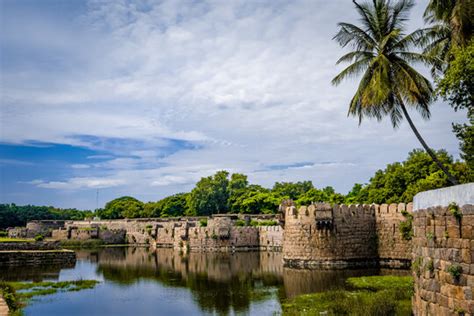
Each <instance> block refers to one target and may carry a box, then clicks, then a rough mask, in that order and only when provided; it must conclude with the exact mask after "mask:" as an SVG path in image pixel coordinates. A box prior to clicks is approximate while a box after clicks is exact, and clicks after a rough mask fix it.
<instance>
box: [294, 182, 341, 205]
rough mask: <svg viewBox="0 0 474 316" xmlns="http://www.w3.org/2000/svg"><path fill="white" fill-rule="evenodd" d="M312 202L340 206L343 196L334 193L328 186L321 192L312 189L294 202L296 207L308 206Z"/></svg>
mask: <svg viewBox="0 0 474 316" xmlns="http://www.w3.org/2000/svg"><path fill="white" fill-rule="evenodd" d="M313 202H316V203H317V202H327V203H331V204H340V203H343V202H344V195H342V194H339V193H336V191H335V190H334V188H333V187H330V186H328V187H325V188H323V189H322V190H319V189H316V188H312V189H310V190H308V191H307V192H305V193H304V194H302V195H300V197H299V198H298V199H297V200H296V201H295V203H296V205H310V204H311V203H313Z"/></svg>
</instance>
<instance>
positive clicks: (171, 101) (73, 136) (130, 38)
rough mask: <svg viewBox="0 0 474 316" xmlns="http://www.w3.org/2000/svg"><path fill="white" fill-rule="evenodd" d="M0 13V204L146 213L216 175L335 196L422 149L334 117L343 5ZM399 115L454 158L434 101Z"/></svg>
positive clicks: (12, 2)
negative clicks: (121, 201)
mask: <svg viewBox="0 0 474 316" xmlns="http://www.w3.org/2000/svg"><path fill="white" fill-rule="evenodd" d="M426 3H427V1H417V6H416V7H415V8H414V9H413V11H412V17H413V18H412V20H411V21H410V23H409V25H408V29H409V30H413V29H415V28H416V27H419V26H421V25H422V19H421V15H422V11H423V9H424V7H425V6H426ZM0 5H1V7H0V14H1V16H0V20H1V22H0V23H1V28H0V66H1V78H0V80H1V81H0V88H1V96H0V97H1V99H0V101H1V103H0V106H1V107H0V202H7V203H11V202H14V203H17V204H27V203H30V204H42V205H44V204H46V205H55V206H60V207H77V208H95V207H96V192H97V190H99V206H102V205H103V204H104V203H105V202H107V201H108V200H110V199H113V198H115V197H118V196H121V195H133V196H136V197H137V198H139V199H141V200H144V201H149V200H157V199H159V198H162V197H164V196H166V195H169V194H173V193H176V192H183V191H188V190H190V189H191V188H192V187H193V185H194V183H195V182H196V181H198V180H199V179H200V178H201V177H203V176H208V175H210V174H213V173H214V172H215V171H217V170H222V169H226V170H229V171H231V172H242V173H245V174H247V175H248V176H249V180H250V181H251V182H253V183H258V184H261V185H264V186H271V185H272V184H273V183H274V182H275V181H300V180H312V181H313V183H314V184H315V185H316V186H319V187H321V186H326V185H332V186H334V187H335V188H336V190H337V191H340V192H343V193H345V192H347V191H348V190H349V189H350V187H351V186H352V185H353V183H355V182H361V183H364V182H367V181H368V179H369V178H370V176H371V175H372V174H373V173H374V172H375V171H376V170H377V169H380V168H383V167H384V166H385V165H386V164H387V163H390V162H394V161H400V160H403V159H405V157H406V156H407V154H408V152H409V151H410V150H412V149H413V148H418V147H420V146H419V144H418V143H417V141H416V139H415V137H414V136H413V134H412V132H411V130H410V129H409V127H408V125H407V124H405V123H403V124H402V125H401V127H400V128H399V129H397V130H393V129H392V128H391V125H390V122H389V121H388V120H384V121H382V122H380V123H379V122H376V121H367V120H366V121H363V122H362V125H361V126H359V125H358V121H357V119H356V118H352V117H349V118H348V117H347V115H346V114H347V105H348V102H349V100H350V98H351V96H352V94H353V92H354V89H355V87H356V80H353V81H348V82H345V83H344V84H342V85H340V86H339V87H337V88H336V87H333V86H331V84H330V80H331V79H332V77H334V76H335V75H336V74H337V73H338V71H340V70H341V69H342V67H343V65H341V66H335V61H336V60H337V57H338V56H340V55H341V54H342V53H343V52H344V51H343V50H341V48H340V47H338V46H337V44H336V43H334V42H333V41H332V40H331V38H332V37H333V36H334V34H335V33H336V32H337V25H336V24H337V22H338V21H354V22H355V21H356V19H357V16H356V15H355V12H354V10H353V8H352V3H351V1H348V0H336V1H322V0H307V1H304V0H297V1H274V0H272V1H190V0H183V1H180V0H163V1H152V0H139V1H108V0H97V1H96V0H94V1H79V0H77V1H62V0H57V1H53V0H42V1H36V0H2V1H0ZM420 71H422V72H424V73H425V74H426V75H428V71H427V70H426V69H423V68H420ZM412 116H413V119H414V121H415V123H416V124H417V126H418V127H419V129H420V132H421V133H422V134H423V135H424V136H425V138H426V140H427V141H428V143H429V144H430V145H431V146H432V147H434V148H445V149H447V150H448V151H449V153H450V154H452V155H453V156H454V157H455V158H458V157H459V150H458V143H457V140H456V138H455V137H454V136H453V134H452V132H451V122H461V121H463V120H464V117H465V114H464V113H462V112H460V113H455V112H453V111H452V110H451V108H450V107H449V106H448V105H447V104H445V103H443V102H439V101H438V102H437V103H434V104H433V106H432V118H431V120H430V121H423V120H422V119H421V118H420V117H419V115H418V114H417V113H415V112H412Z"/></svg>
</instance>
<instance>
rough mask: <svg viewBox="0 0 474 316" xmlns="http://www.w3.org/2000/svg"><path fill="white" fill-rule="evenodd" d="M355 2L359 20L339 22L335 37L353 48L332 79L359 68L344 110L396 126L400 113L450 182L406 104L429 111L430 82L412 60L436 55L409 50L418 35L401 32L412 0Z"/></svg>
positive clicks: (430, 60)
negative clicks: (356, 83)
mask: <svg viewBox="0 0 474 316" xmlns="http://www.w3.org/2000/svg"><path fill="white" fill-rule="evenodd" d="M353 3H354V5H355V7H356V9H357V12H358V13H359V15H360V16H361V22H362V26H361V27H359V26H356V25H354V24H350V23H339V24H338V26H339V28H340V30H339V32H338V33H337V34H336V36H334V39H335V40H336V41H337V42H338V43H339V44H340V45H341V46H342V47H346V46H348V45H350V46H351V47H352V48H353V49H354V50H353V51H352V52H349V53H347V54H345V55H344V56H342V57H341V58H340V59H339V60H338V61H337V64H339V63H341V62H350V63H352V64H351V65H350V66H348V67H347V68H345V69H344V70H343V71H342V72H341V73H340V74H338V75H337V76H336V77H335V78H334V79H333V80H332V83H333V84H334V85H338V84H339V83H340V82H341V81H342V80H343V79H345V78H347V77H349V76H353V75H358V74H361V73H363V75H362V78H361V80H360V83H359V87H358V88H357V91H356V93H355V95H354V97H353V98H352V100H351V102H350V105H349V113H348V115H353V116H358V117H359V124H360V123H361V122H362V118H363V117H369V118H376V119H377V120H379V121H380V120H381V119H382V118H383V117H384V116H390V119H391V122H392V125H393V127H394V128H397V127H398V126H399V125H400V123H401V121H402V119H403V116H405V118H406V120H407V121H408V124H409V125H410V127H411V129H412V130H413V132H414V133H415V135H416V137H417V138H418V140H419V141H420V143H421V145H422V146H423V147H424V149H425V150H426V152H427V153H428V154H429V155H430V156H431V158H432V159H433V161H434V162H436V164H437V165H438V167H439V168H440V169H441V170H442V171H443V172H444V173H445V174H446V176H447V177H448V180H449V181H450V182H451V183H452V184H457V181H456V179H455V178H454V177H453V176H452V175H451V174H450V173H449V171H448V170H447V169H446V167H445V166H444V165H443V164H442V163H441V162H440V161H439V160H438V158H437V157H436V155H435V154H434V152H433V151H432V150H431V149H430V148H429V147H428V145H427V144H426V142H425V141H424V139H423V138H422V137H421V135H420V133H419V132H418V130H417V129H416V127H415V125H414V124H413V121H412V119H411V117H410V115H409V114H408V111H407V108H406V106H411V107H412V108H414V109H416V110H417V111H418V112H419V113H420V114H421V116H422V117H423V118H425V119H428V118H429V117H430V109H429V105H430V103H431V101H432V99H433V88H432V86H431V83H430V82H429V80H428V79H426V78H425V77H423V76H422V75H421V74H419V73H418V72H417V71H416V70H415V69H414V68H413V67H412V66H411V65H410V64H411V63H415V62H421V63H424V64H426V65H431V64H433V62H434V58H433V57H431V56H429V55H425V54H421V53H416V52H412V51H410V48H411V47H412V46H414V45H415V42H416V41H417V40H418V36H417V35H418V33H417V32H414V33H412V34H409V35H405V34H404V23H405V21H406V20H407V18H408V12H409V10H410V9H411V8H412V7H413V1H412V0H400V1H397V2H396V3H394V4H392V3H391V1H390V0H373V1H372V3H363V4H359V3H357V2H356V1H355V0H353Z"/></svg>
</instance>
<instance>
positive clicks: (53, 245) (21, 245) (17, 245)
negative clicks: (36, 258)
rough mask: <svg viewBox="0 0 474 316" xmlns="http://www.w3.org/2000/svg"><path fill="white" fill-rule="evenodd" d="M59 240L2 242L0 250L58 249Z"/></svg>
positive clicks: (59, 246)
mask: <svg viewBox="0 0 474 316" xmlns="http://www.w3.org/2000/svg"><path fill="white" fill-rule="evenodd" d="M60 248H61V245H60V244H59V242H54V241H38V242H2V243H0V251H4V250H57V249H60Z"/></svg>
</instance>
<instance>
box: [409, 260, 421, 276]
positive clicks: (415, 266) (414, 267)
mask: <svg viewBox="0 0 474 316" xmlns="http://www.w3.org/2000/svg"><path fill="white" fill-rule="evenodd" d="M422 266H423V258H422V257H418V258H416V259H415V260H414V261H413V262H412V264H411V269H412V270H413V271H414V272H415V274H416V276H417V277H419V276H420V275H421V270H422Z"/></svg>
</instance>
